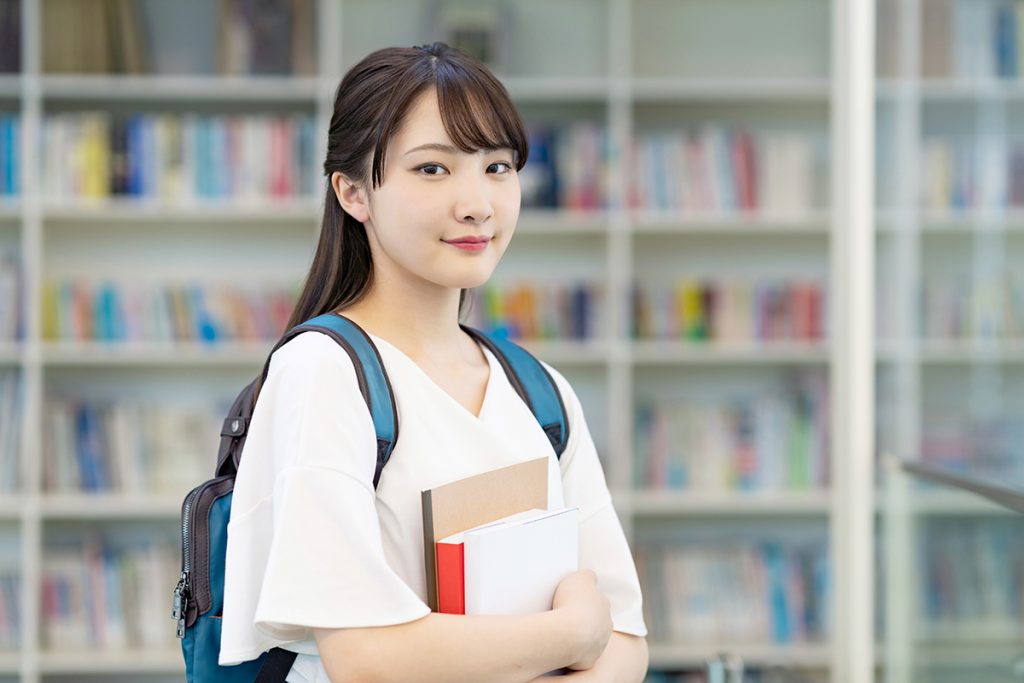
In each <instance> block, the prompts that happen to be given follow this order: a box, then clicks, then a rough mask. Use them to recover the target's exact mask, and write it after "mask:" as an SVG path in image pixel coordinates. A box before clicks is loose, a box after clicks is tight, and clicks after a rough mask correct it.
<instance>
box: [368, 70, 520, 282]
mask: <svg viewBox="0 0 1024 683" xmlns="http://www.w3.org/2000/svg"><path fill="white" fill-rule="evenodd" d="M425 145H434V146H435V147H433V148H430V147H426V148H423V146H425ZM437 146H446V147H448V148H450V149H440V148H437ZM520 199H521V194H520V188H519V174H518V172H517V171H516V169H515V166H514V165H513V158H512V150H511V149H499V150H491V151H478V152H476V153H473V154H470V153H467V152H463V151H462V150H460V149H458V148H457V147H455V146H454V145H453V144H452V141H451V139H450V138H449V137H448V134H447V133H446V132H445V129H444V124H443V123H442V122H441V113H440V110H439V109H438V104H437V96H436V93H435V92H434V90H433V89H431V90H428V91H426V92H424V93H423V94H422V95H421V96H420V97H419V98H418V100H417V101H416V102H415V103H413V105H412V106H411V107H410V109H409V112H408V115H407V117H406V120H405V122H404V124H403V125H402V127H401V128H400V129H399V130H398V131H397V133H396V134H395V135H393V136H392V138H391V141H390V143H389V146H388V150H387V156H386V157H385V168H384V170H383V179H382V182H381V184H380V186H379V187H377V188H376V189H373V190H371V191H370V195H369V202H368V206H367V210H368V214H369V215H368V219H367V220H366V221H364V224H365V225H366V229H367V233H368V236H369V239H370V245H371V250H372V251H373V259H374V270H375V273H376V276H377V277H389V276H391V277H394V276H401V275H412V276H413V277H414V278H418V279H420V280H422V281H425V282H427V283H432V284H435V285H439V286H443V287H446V288H453V289H463V288H466V289H468V288H473V287H478V286H480V285H482V284H483V283H485V282H486V281H487V280H488V279H489V278H490V276H491V273H493V272H494V269H495V267H496V266H497V265H498V262H499V261H500V260H501V257H502V254H504V253H505V249H506V247H508V244H509V240H511V238H512V233H513V232H514V230H515V226H516V221H517V220H518V219H519V204H520ZM461 238H477V239H480V238H483V240H484V241H482V242H478V243H477V244H476V245H475V248H464V247H460V246H457V245H456V244H455V242H456V241H457V240H459V239H461ZM400 271H405V273H400Z"/></svg>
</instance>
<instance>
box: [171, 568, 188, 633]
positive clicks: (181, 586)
mask: <svg viewBox="0 0 1024 683" xmlns="http://www.w3.org/2000/svg"><path fill="white" fill-rule="evenodd" d="M187 611H188V574H187V573H186V572H182V573H181V578H180V579H178V585H177V586H175V587H174V607H173V609H172V610H171V618H173V619H175V620H176V621H177V622H178V628H177V631H176V633H175V635H176V636H177V637H178V639H179V640H181V639H183V638H184V637H185V613H186V612H187Z"/></svg>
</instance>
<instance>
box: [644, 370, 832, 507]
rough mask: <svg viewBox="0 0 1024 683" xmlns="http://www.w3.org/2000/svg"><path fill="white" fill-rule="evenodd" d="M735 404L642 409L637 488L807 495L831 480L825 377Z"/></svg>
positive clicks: (793, 381) (680, 402)
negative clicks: (807, 491) (778, 492)
mask: <svg viewBox="0 0 1024 683" xmlns="http://www.w3.org/2000/svg"><path fill="white" fill-rule="evenodd" d="M787 384H788V385H787V386H786V387H782V388H780V389H778V390H774V391H763V392H760V393H752V394H748V395H744V396H738V397H736V398H734V399H732V400H729V401H718V402H715V401H711V400H696V399H689V398H679V399H675V400H663V401H658V402H657V403H641V404H639V405H638V406H637V407H636V422H635V432H636V456H635V459H634V462H633V466H634V481H635V482H636V486H637V487H638V488H647V489H687V490H692V491H701V492H717V491H757V492H765V491H806V490H810V489H820V488H824V487H825V486H827V485H828V480H829V476H828V474H829V399H828V382H827V378H826V377H824V376H822V375H821V374H820V373H810V372H806V373H794V375H793V376H792V377H791V378H789V381H788V383H787Z"/></svg>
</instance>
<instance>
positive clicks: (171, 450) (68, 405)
mask: <svg viewBox="0 0 1024 683" xmlns="http://www.w3.org/2000/svg"><path fill="white" fill-rule="evenodd" d="M227 408H228V405H227V404H225V405H222V406H215V405H210V406H191V405H173V404H159V403H149V404H143V403H140V402H139V401H138V400H131V401H117V402H109V401H106V402H100V401H96V400H89V401H85V400H75V399H69V398H60V397H49V398H47V399H46V400H45V402H44V406H43V423H44V428H43V435H44V441H43V488H44V489H45V490H46V491H51V492H61V493H77V492H91V493H120V494H127V495H132V496H137V495H148V494H164V493H166V494H181V493H182V492H183V491H188V490H189V489H190V488H191V487H192V486H194V484H195V481H196V480H197V479H201V478H202V477H203V476H206V474H207V470H208V469H209V463H207V462H206V461H205V459H203V458H200V457H197V455H196V454H197V453H209V452H211V451H212V450H216V448H217V446H218V443H219V441H220V436H219V434H220V423H221V421H220V419H219V418H218V417H216V416H217V415H220V414H222V413H224V412H226V410H227Z"/></svg>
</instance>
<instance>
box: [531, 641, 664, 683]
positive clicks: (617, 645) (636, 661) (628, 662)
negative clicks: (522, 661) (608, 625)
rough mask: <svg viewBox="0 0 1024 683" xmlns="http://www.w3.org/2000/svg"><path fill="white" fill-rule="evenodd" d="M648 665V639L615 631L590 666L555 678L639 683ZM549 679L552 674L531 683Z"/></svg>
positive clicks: (580, 682) (577, 681)
mask: <svg viewBox="0 0 1024 683" xmlns="http://www.w3.org/2000/svg"><path fill="white" fill-rule="evenodd" d="M647 665H648V649H647V639H646V638H641V637H640V636H633V635H629V634H628V633H619V632H618V631H616V632H615V633H612V637H611V640H609V641H608V646H607V647H606V648H605V650H604V652H603V653H602V654H601V657H600V658H599V659H598V660H597V663H596V664H595V665H594V667H593V668H591V669H587V670H586V671H574V672H573V673H571V674H569V675H567V676H556V677H555V678H556V679H557V678H561V679H563V680H564V679H570V680H572V681H574V683H641V681H643V680H644V677H645V676H646V675H647ZM550 680H552V678H551V677H545V676H541V677H539V678H536V679H534V680H533V681H531V682H530V683H544V682H545V681H550Z"/></svg>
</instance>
